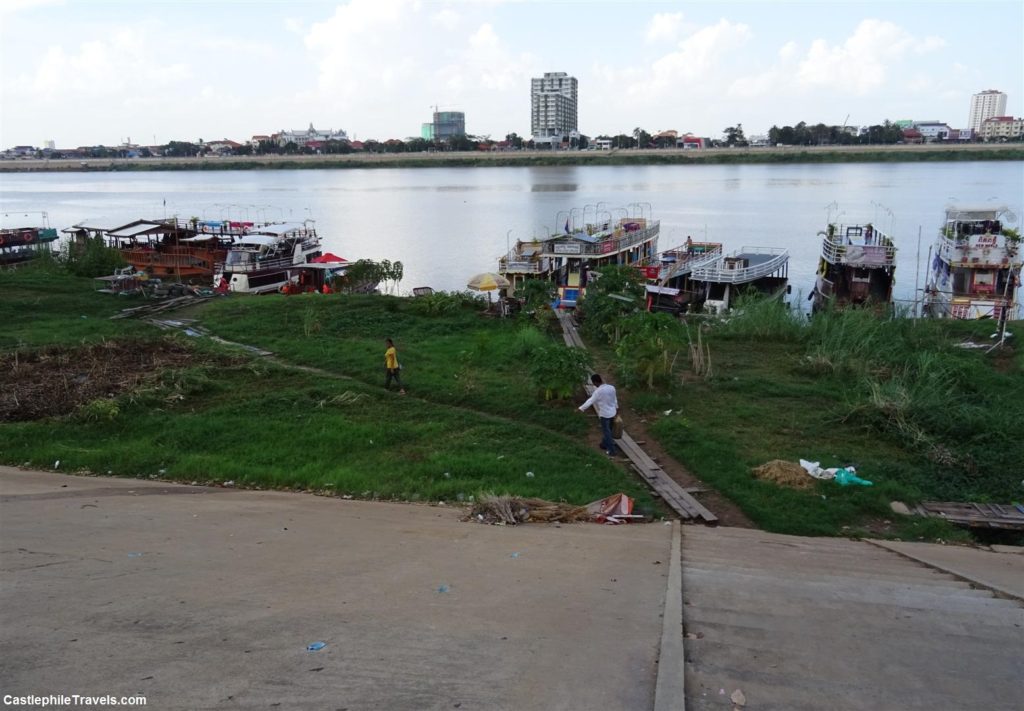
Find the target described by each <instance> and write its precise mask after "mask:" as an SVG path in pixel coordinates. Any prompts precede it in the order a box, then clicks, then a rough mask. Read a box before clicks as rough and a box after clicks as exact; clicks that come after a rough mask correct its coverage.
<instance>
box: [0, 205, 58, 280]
mask: <svg viewBox="0 0 1024 711" xmlns="http://www.w3.org/2000/svg"><path fill="white" fill-rule="evenodd" d="M30 215H38V216H39V217H38V219H37V220H33V222H36V223H37V224H32V225H28V226H25V223H26V222H28V218H29V216H30ZM4 217H5V222H8V220H13V219H15V218H16V219H17V220H19V222H11V223H9V226H5V227H3V228H0V267H14V266H18V265H21V264H25V263H26V262H30V261H32V260H33V259H35V258H37V257H39V256H41V255H42V254H45V253H48V252H49V251H50V250H52V249H53V244H54V243H55V242H56V241H57V230H55V229H53V228H51V227H50V224H49V220H48V217H47V214H46V213H45V212H37V213H27V214H26V213H20V214H17V215H5V216H4Z"/></svg>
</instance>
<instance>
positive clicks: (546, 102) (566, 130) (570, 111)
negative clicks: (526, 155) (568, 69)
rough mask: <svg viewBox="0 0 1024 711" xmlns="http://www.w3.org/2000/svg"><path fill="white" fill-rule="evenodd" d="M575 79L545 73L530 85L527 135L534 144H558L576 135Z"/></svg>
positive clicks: (558, 74)
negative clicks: (528, 129)
mask: <svg viewBox="0 0 1024 711" xmlns="http://www.w3.org/2000/svg"><path fill="white" fill-rule="evenodd" d="M576 86H577V85H576V77H571V76H569V75H568V74H566V73H565V72H545V73H544V76H543V77H540V78H535V79H532V80H531V84H530V110H531V113H530V132H531V133H532V134H533V140H534V141H535V142H542V143H544V142H546V143H554V142H555V141H558V142H561V140H562V137H563V136H568V135H571V134H575V133H577V131H578V125H577V110H576Z"/></svg>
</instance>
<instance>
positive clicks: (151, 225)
mask: <svg viewBox="0 0 1024 711" xmlns="http://www.w3.org/2000/svg"><path fill="white" fill-rule="evenodd" d="M166 231H167V225H165V224H163V223H161V222H151V221H149V220H139V221H138V222H133V223H131V224H129V225H125V226H124V227H118V228H117V229H115V230H109V231H108V232H107V236H108V237H138V236H139V235H144V234H152V233H160V232H166Z"/></svg>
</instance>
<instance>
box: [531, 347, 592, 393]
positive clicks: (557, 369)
mask: <svg viewBox="0 0 1024 711" xmlns="http://www.w3.org/2000/svg"><path fill="white" fill-rule="evenodd" d="M591 362H592V361H591V357H590V354H589V353H588V352H587V351H585V350H583V349H582V348H567V347H566V346H547V347H543V348H537V349H535V350H534V351H533V354H532V355H531V356H530V377H531V378H533V382H534V385H536V386H537V389H538V390H539V391H540V392H541V393H543V395H544V399H545V400H552V399H561V398H570V397H572V395H573V393H574V392H576V388H578V387H579V386H580V384H581V383H582V382H583V381H584V379H585V378H586V377H587V374H588V373H589V372H590V367H591Z"/></svg>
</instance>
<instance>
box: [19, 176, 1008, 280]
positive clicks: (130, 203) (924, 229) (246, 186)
mask: <svg viewBox="0 0 1024 711" xmlns="http://www.w3.org/2000/svg"><path fill="white" fill-rule="evenodd" d="M833 202H837V203H838V205H839V210H841V211H843V212H844V214H843V215H842V217H841V220H842V221H843V222H856V221H862V222H868V221H870V222H872V223H873V224H875V225H876V226H877V227H879V228H880V229H882V230H883V231H886V232H888V233H889V234H891V235H892V236H893V237H894V239H895V241H896V246H897V248H898V250H899V252H898V264H897V272H896V288H895V296H896V298H897V299H900V300H912V299H913V295H914V289H915V272H916V268H917V265H918V264H920V265H921V273H920V277H919V282H920V285H921V286H923V284H924V280H925V272H924V269H925V262H926V260H927V254H928V247H929V246H930V245H931V243H932V241H933V239H934V237H935V235H936V233H937V231H938V229H939V227H940V225H941V223H942V218H943V211H944V208H945V205H947V204H948V203H950V202H955V203H956V204H958V205H961V206H965V205H976V204H990V205H997V204H1006V205H1009V206H1010V207H1011V209H1013V210H1014V211H1015V212H1016V213H1017V214H1018V215H1020V214H1021V208H1022V207H1024V163H1022V162H1019V161H1014V162H1010V161H1006V162H1002V161H1000V162H951V163H851V164H825V165H728V166H724V165H706V166H694V165H686V166H580V167H561V166H556V167H522V168H519V167H501V168H396V169H344V170H245V171H175V172H152V173H149V172H138V173H132V172H124V173H115V172H110V173H40V174H27V173H26V174H21V173H7V174H2V175H0V213H2V214H0V217H2V220H3V225H4V226H8V225H10V224H11V223H14V222H19V221H25V219H24V218H22V217H21V216H22V214H23V213H24V212H26V211H40V210H45V211H47V212H48V214H49V221H50V225H51V226H52V227H56V228H58V229H62V228H64V227H67V226H69V225H72V224H74V223H75V222H78V221H80V220H83V219H86V218H97V217H105V218H109V219H110V220H111V221H113V222H119V221H120V222H128V221H131V220H134V219H138V218H151V219H152V218H162V217H165V216H168V217H169V216H173V215H177V216H178V217H180V218H183V219H188V218H190V217H193V216H195V217H200V218H204V219H250V220H256V219H261V220H263V219H268V220H281V219H285V220H299V219H305V218H309V217H311V218H313V219H315V220H316V225H317V229H318V232H319V233H320V235H321V237H322V238H323V246H324V249H325V250H329V251H332V252H334V253H336V254H339V255H341V256H343V257H345V258H347V259H350V260H355V259H360V258H368V259H391V260H400V261H402V262H403V264H404V265H405V280H404V281H403V283H402V286H401V291H402V292H409V291H411V289H412V288H413V287H417V286H431V287H433V288H434V289H444V290H461V289H464V288H465V283H466V280H467V279H468V278H469V277H470V276H472V275H473V274H476V273H478V272H482V271H494V270H495V269H496V268H497V259H498V257H499V256H500V255H502V254H503V253H505V251H506V244H507V241H508V240H511V241H514V240H515V239H517V238H518V239H528V238H530V237H532V236H534V235H545V234H547V233H548V232H549V231H561V230H562V229H563V228H564V226H565V220H566V218H567V215H568V211H569V210H570V209H572V208H576V210H575V212H574V214H573V218H574V219H575V221H576V223H577V224H579V223H580V222H581V218H582V213H583V211H584V209H585V210H586V215H587V218H588V219H592V218H593V217H594V214H595V212H596V210H597V207H596V206H597V205H598V204H599V203H603V205H601V207H600V209H601V210H606V209H607V210H608V211H609V212H611V213H612V214H614V215H622V214H623V213H622V211H621V210H615V208H619V207H626V208H627V209H630V208H628V206H629V205H630V204H642V206H641V207H633V208H631V212H632V213H633V214H639V212H642V213H643V215H644V216H646V217H653V218H654V219H656V220H660V221H661V239H660V242H659V248H661V249H667V248H669V247H673V246H676V245H679V244H681V243H683V242H685V241H686V238H687V236H688V235H689V236H692V237H693V239H694V240H695V241H703V240H705V239H706V240H710V241H714V242H722V243H723V244H724V245H725V251H726V252H727V253H728V252H730V251H732V250H737V249H739V248H741V247H743V246H745V245H757V246H763V247H784V248H786V249H788V250H789V253H790V283H791V284H792V286H793V292H794V295H796V294H798V293H802V294H804V295H806V294H808V293H809V292H810V290H811V288H812V287H813V286H814V271H815V269H816V265H817V259H818V255H819V249H820V238H819V237H818V236H817V233H818V231H819V230H822V229H824V228H825V224H826V219H827V212H826V207H827V206H828V205H829V204H830V203H833ZM585 206H588V207H585ZM1019 226H1020V225H1019V224H1018V225H1017V227H1019ZM919 228H920V232H921V235H922V239H921V242H920V256H919V254H918V230H919Z"/></svg>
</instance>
